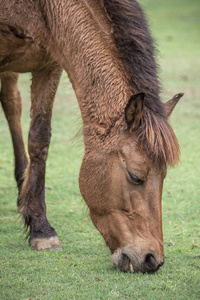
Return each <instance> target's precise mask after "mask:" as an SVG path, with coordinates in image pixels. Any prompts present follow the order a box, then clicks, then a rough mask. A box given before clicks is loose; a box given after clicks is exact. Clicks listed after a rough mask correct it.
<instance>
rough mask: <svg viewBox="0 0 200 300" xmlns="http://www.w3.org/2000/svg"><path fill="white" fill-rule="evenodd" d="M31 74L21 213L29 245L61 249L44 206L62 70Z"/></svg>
mask: <svg viewBox="0 0 200 300" xmlns="http://www.w3.org/2000/svg"><path fill="white" fill-rule="evenodd" d="M32 75H33V78H32V86H31V98H32V99H31V101H32V106H31V125H30V130H29V138H28V152H29V157H30V160H29V164H28V167H27V169H26V171H25V175H24V182H23V185H22V189H21V192H20V195H19V212H20V213H21V214H22V216H23V218H24V222H25V226H26V227H27V229H28V230H29V243H30V245H31V246H32V247H33V248H34V249H36V250H43V249H61V245H60V242H59V240H58V237H57V233H56V231H55V230H54V228H53V227H51V225H50V223H49V222H48V220H47V217H46V204H45V167H46V159H47V155H48V148H49V144H50V138H51V116H52V108H53V100H54V96H55V93H56V90H57V86H58V83H59V79H60V76H61V68H60V67H59V66H58V65H54V66H52V65H51V66H50V67H49V68H48V69H44V70H43V71H39V72H37V73H36V72H35V73H33V74H32Z"/></svg>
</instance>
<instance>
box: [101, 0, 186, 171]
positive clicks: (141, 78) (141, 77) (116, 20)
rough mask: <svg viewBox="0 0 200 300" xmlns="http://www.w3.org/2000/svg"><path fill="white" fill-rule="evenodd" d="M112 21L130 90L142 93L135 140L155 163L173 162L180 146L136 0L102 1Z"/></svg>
mask: <svg viewBox="0 0 200 300" xmlns="http://www.w3.org/2000/svg"><path fill="white" fill-rule="evenodd" d="M102 2H103V5H104V8H105V10H106V12H107V14H108V16H109V18H110V19H111V21H112V24H113V31H114V38H115V43H116V45H117V48H118V51H119V56H120V58H121V60H122V62H123V65H124V68H125V70H126V72H127V74H128V77H129V82H130V86H131V88H132V91H133V93H137V92H144V93H145V101H144V111H143V116H142V118H141V120H140V126H139V127H138V128H137V130H136V135H137V138H138V142H139V144H140V146H141V148H142V149H143V150H145V152H146V153H147V155H148V156H149V157H151V158H153V159H154V160H157V161H158V162H165V163H168V164H170V165H175V164H176V163H178V161H179V154H180V150H179V145H178V141H177V138H176V136H175V133H174V132H173V130H172V128H171V126H170V124H169V123H168V118H167V114H166V110H165V105H164V103H162V102H161V100H160V96H159V93H160V90H161V89H160V83H159V80H158V74H157V69H158V68H157V64H156V61H155V47H154V41H153V39H152V37H151V34H150V31H149V29H148V25H147V22H146V18H145V15H144V13H143V11H142V9H141V7H140V5H139V4H138V3H137V2H136V1H135V0H102Z"/></svg>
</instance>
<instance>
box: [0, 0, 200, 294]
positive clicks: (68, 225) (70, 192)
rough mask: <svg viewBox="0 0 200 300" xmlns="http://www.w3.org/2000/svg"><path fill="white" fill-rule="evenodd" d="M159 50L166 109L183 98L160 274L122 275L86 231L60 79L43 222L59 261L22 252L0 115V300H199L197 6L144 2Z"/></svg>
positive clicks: (68, 96) (78, 140) (72, 127)
mask: <svg viewBox="0 0 200 300" xmlns="http://www.w3.org/2000/svg"><path fill="white" fill-rule="evenodd" d="M141 3H142V5H143V7H144V8H145V11H146V13H147V15H148V17H149V23H150V28H151V31H152V32H153V35H154V37H155V39H156V43H157V47H158V51H159V52H158V62H159V64H160V77H161V81H162V84H163V100H164V101H167V100H168V99H169V98H171V97H172V96H173V95H174V94H176V93H178V92H184V93H185V96H184V98H182V99H181V100H180V103H179V104H178V105H177V107H176V109H175V111H174V112H173V115H172V118H171V123H172V125H173V128H174V130H175V132H176V134H177V136H178V139H179V142H180V145H181V149H182V156H181V163H180V165H179V166H178V167H176V168H175V169H169V170H168V175H167V178H166V180H165V185H164V192H163V229H164V245H165V258H166V260H165V265H164V267H163V268H161V269H160V271H159V272H157V273H156V274H151V275H148V274H144V275H143V274H140V273H138V274H132V273H122V272H120V271H118V270H116V269H114V267H113V266H112V263H111V258H110V253H109V250H108V249H107V248H106V246H105V244H104V241H103V238H102V237H101V236H100V234H99V232H98V231H97V230H96V229H95V228H94V226H93V225H92V223H91V221H90V219H89V217H88V210H87V208H86V205H85V203H84V201H83V200H82V198H81V196H80V193H79V188H78V173H79V168H80V164H81V159H82V156H83V144H82V136H81V134H80V128H81V118H80V113H79V109H78V105H77V103H76V99H75V96H74V92H73V90H72V88H71V85H70V83H69V81H68V79H67V77H66V75H64V76H63V78H62V81H61V84H60V87H59V90H58V93H57V96H56V100H55V107H54V113H53V121H52V134H53V135H52V142H51V147H50V152H49V157H48V162H47V174H46V186H47V189H46V203H47V208H48V219H49V220H50V222H51V224H52V226H53V227H55V228H56V230H57V233H58V236H59V239H60V241H61V243H62V246H63V250H62V251H55V252H53V251H50V252H49V251H44V252H36V251H33V250H31V249H30V248H29V246H28V242H27V241H25V239H24V237H25V236H24V235H23V230H22V229H23V225H22V223H21V220H20V218H19V216H18V215H17V208H16V199H17V189H16V184H15V181H14V176H13V163H14V160H13V150H12V147H11V138H10V135H9V131H8V126H7V123H6V120H5V118H4V115H3V112H2V110H1V108H0V153H1V155H0V205H1V210H0V299H2V300H5V299H9V300H13V299H15V300H18V299H19V300H25V299H29V300H30V299H31V300H33V299H35V300H36V299H40V300H43V299H46V300H54V299H76V300H79V299H89V300H91V299H106V300H108V299H166V300H168V299H173V300H174V299H194V300H197V299H200V101H199V99H200V2H199V0H176V1H174V0H168V1H164V0H162V1H161V0H159V1H158V0H141ZM29 86H30V75H22V76H21V77H20V90H21V93H22V97H23V116H22V123H23V130H24V135H25V140H27V133H28V128H29V106H30V88H29ZM77 132H78V133H77Z"/></svg>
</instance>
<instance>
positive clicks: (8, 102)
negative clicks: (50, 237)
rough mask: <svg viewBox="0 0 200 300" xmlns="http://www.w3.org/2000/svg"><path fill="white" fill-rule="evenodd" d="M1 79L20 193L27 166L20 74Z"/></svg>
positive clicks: (8, 73) (4, 74) (8, 75)
mask: <svg viewBox="0 0 200 300" xmlns="http://www.w3.org/2000/svg"><path fill="white" fill-rule="evenodd" d="M0 79H1V92H0V102H1V104H2V108H3V110H4V113H5V116H6V118H7V121H8V124H9V128H10V132H11V136H12V142H13V148H14V154H15V179H16V181H17V186H18V190H19V191H20V188H21V185H22V181H23V174H24V170H25V169H26V166H27V157H26V153H25V148H24V141H23V137H22V129H21V123H20V117H21V97H20V93H19V91H18V88H17V80H18V74H17V73H13V72H6V73H2V74H1V75H0Z"/></svg>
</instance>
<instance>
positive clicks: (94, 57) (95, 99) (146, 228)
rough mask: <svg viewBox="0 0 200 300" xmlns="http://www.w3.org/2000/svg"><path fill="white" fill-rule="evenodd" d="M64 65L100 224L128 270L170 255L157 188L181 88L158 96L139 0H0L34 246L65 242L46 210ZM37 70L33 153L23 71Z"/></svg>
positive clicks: (25, 209) (174, 155)
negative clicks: (25, 123) (165, 98)
mask: <svg viewBox="0 0 200 300" xmlns="http://www.w3.org/2000/svg"><path fill="white" fill-rule="evenodd" d="M62 69H64V70H65V71H66V72H67V74H68V76H69V78H70V80H71V82H72V85H73V88H74V90H75V93H76V96H77V99H78V103H79V106H80V110H81V114H82V119H83V135H84V145H85V156H84V158H83V162H82V166H81V171H80V177H79V184H80V191H81V194H82V196H83V198H84V200H85V201H86V203H87V205H88V207H89V209H90V216H91V219H92V221H93V223H94V225H95V226H96V227H97V228H98V230H99V231H100V233H101V234H102V235H103V237H104V239H105V242H106V244H107V245H108V246H109V248H110V250H111V252H112V261H113V263H114V265H115V266H116V267H118V268H119V269H121V270H123V271H127V270H132V269H133V270H134V271H142V272H149V271H156V270H158V269H159V267H160V266H162V265H163V263H164V258H163V254H164V252H163V234H162V216H161V195H162V186H163V179H164V178H165V176H166V166H167V164H169V165H174V164H176V163H177V162H178V160H179V146H178V142H177V139H176V136H175V134H174V132H173V130H172V128H171V126H170V125H169V123H168V116H169V115H170V113H171V112H172V110H173V108H174V106H175V105H176V103H177V102H178V100H179V98H180V97H181V96H182V94H178V95H176V96H174V97H173V98H172V100H170V101H169V102H167V103H166V104H164V103H162V102H161V100H160V96H159V93H160V88H159V81H158V77H157V67H156V63H155V59H154V46H153V41H152V38H151V35H150V33H149V30H148V26H147V24H146V20H145V17H144V14H143V12H142V10H141V8H140V6H139V4H138V3H137V2H136V1H135V0H79V1H77V0H29V1H26V0H10V1H7V0H1V2H0V77H1V94H0V101H1V103H2V107H3V110H4V112H5V115H6V118H7V120H8V123H9V126H10V131H11V135H12V140H13V146H14V153H15V178H16V181H17V185H18V189H19V197H18V202H17V204H18V210H19V212H20V214H21V215H22V217H23V219H24V223H25V226H26V227H27V229H28V230H29V243H30V245H31V246H32V247H33V248H34V249H37V250H42V249H59V248H61V245H60V243H59V240H58V237H57V234H56V231H55V230H54V228H52V227H51V225H50V224H49V222H48V221H47V218H46V205H45V192H44V184H45V164H46V159H47V155H48V148H49V143H50V137H51V115H52V107H53V100H54V96H55V93H56V89H57V86H58V84H59V79H60V76H61V73H62ZM23 72H31V73H32V85H31V101H32V106H31V124H30V131H29V138H28V152H29V159H27V156H26V154H25V149H24V142H23V138H22V131H21V125H20V114H21V101H20V94H19V91H18V89H17V79H18V74H17V73H23Z"/></svg>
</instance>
